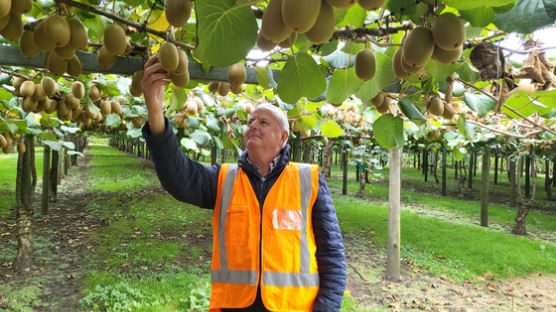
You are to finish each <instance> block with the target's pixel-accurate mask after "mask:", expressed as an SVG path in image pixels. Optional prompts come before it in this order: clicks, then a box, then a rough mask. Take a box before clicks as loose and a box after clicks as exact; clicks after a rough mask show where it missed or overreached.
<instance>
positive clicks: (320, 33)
mask: <svg viewBox="0 0 556 312" xmlns="http://www.w3.org/2000/svg"><path fill="white" fill-rule="evenodd" d="M335 25H336V23H335V22H334V9H333V8H332V7H331V6H330V5H329V4H328V2H326V1H323V2H322V4H321V6H320V12H319V16H318V17H317V21H316V22H315V24H314V25H313V27H311V29H309V31H307V32H306V33H305V36H306V37H307V39H309V41H311V42H312V43H315V44H319V43H326V42H328V41H329V40H330V38H331V37H332V34H334V26H335Z"/></svg>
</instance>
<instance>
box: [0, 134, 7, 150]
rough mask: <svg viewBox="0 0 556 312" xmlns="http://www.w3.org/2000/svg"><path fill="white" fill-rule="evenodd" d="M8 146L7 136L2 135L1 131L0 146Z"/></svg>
mask: <svg viewBox="0 0 556 312" xmlns="http://www.w3.org/2000/svg"><path fill="white" fill-rule="evenodd" d="M6 146H8V141H6V138H5V137H4V135H2V133H0V148H4V147H6Z"/></svg>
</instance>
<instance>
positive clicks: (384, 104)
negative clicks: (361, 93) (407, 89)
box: [371, 91, 392, 114]
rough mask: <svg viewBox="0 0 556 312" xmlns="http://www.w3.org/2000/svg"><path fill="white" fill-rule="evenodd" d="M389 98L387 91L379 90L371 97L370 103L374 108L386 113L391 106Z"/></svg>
mask: <svg viewBox="0 0 556 312" xmlns="http://www.w3.org/2000/svg"><path fill="white" fill-rule="evenodd" d="M391 101H392V100H391V99H390V97H389V96H388V93H386V92H384V91H380V92H379V93H378V94H377V95H376V96H375V97H374V98H372V99H371V104H373V106H374V107H375V108H376V110H377V111H378V112H379V113H381V114H386V113H388V112H389V111H390V108H391V106H392V105H391Z"/></svg>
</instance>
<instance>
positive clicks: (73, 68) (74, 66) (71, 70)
mask: <svg viewBox="0 0 556 312" xmlns="http://www.w3.org/2000/svg"><path fill="white" fill-rule="evenodd" d="M82 72H83V68H82V67H81V60H79V58H78V57H77V55H74V56H73V57H72V58H71V59H70V60H69V61H68V70H67V73H68V75H70V76H72V77H79V75H81V73H82Z"/></svg>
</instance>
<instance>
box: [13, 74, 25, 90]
mask: <svg viewBox="0 0 556 312" xmlns="http://www.w3.org/2000/svg"><path fill="white" fill-rule="evenodd" d="M24 82H25V78H21V77H19V76H15V77H14V79H13V80H12V86H13V87H14V88H16V89H19V88H21V85H22V84H23V83H24Z"/></svg>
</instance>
